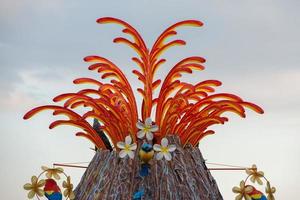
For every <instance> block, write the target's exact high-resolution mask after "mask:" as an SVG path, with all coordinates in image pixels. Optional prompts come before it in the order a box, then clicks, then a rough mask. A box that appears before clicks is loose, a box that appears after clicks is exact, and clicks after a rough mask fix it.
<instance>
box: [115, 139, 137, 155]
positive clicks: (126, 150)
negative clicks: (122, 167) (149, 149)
mask: <svg viewBox="0 0 300 200" xmlns="http://www.w3.org/2000/svg"><path fill="white" fill-rule="evenodd" d="M131 142H132V139H131V137H130V136H129V135H127V136H126V137H125V142H118V143H117V146H118V147H119V148H120V149H122V150H121V151H120V153H119V156H120V158H124V157H126V156H127V155H128V156H129V158H131V159H133V157H134V153H133V152H134V150H136V147H137V146H136V144H135V143H133V144H131Z"/></svg>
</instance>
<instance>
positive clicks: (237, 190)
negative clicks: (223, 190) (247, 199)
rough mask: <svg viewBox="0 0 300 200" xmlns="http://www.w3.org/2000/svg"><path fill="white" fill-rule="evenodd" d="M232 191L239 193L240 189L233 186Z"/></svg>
mask: <svg viewBox="0 0 300 200" xmlns="http://www.w3.org/2000/svg"><path fill="white" fill-rule="evenodd" d="M232 192H234V193H241V189H240V188H239V187H236V186H235V187H233V188H232Z"/></svg>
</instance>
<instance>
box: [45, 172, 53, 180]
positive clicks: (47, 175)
mask: <svg viewBox="0 0 300 200" xmlns="http://www.w3.org/2000/svg"><path fill="white" fill-rule="evenodd" d="M46 177H47V178H49V179H50V178H51V177H52V173H51V172H50V171H48V172H47V173H46Z"/></svg>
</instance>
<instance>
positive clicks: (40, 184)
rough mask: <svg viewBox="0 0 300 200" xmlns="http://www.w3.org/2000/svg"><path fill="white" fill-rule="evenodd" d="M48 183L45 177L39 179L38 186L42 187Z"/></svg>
mask: <svg viewBox="0 0 300 200" xmlns="http://www.w3.org/2000/svg"><path fill="white" fill-rule="evenodd" d="M45 183H46V181H45V180H44V179H41V180H39V182H38V183H37V187H42V186H44V185H45Z"/></svg>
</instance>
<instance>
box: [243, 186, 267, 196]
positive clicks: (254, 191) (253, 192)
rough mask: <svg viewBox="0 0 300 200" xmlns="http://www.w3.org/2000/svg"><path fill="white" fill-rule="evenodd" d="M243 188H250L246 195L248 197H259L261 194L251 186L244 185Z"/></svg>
mask: <svg viewBox="0 0 300 200" xmlns="http://www.w3.org/2000/svg"><path fill="white" fill-rule="evenodd" d="M245 187H247V188H251V191H250V192H248V193H247V194H248V195H250V196H252V195H257V194H260V195H261V194H263V193H262V192H261V191H259V190H257V189H256V188H255V187H254V186H252V185H246V186H245Z"/></svg>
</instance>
